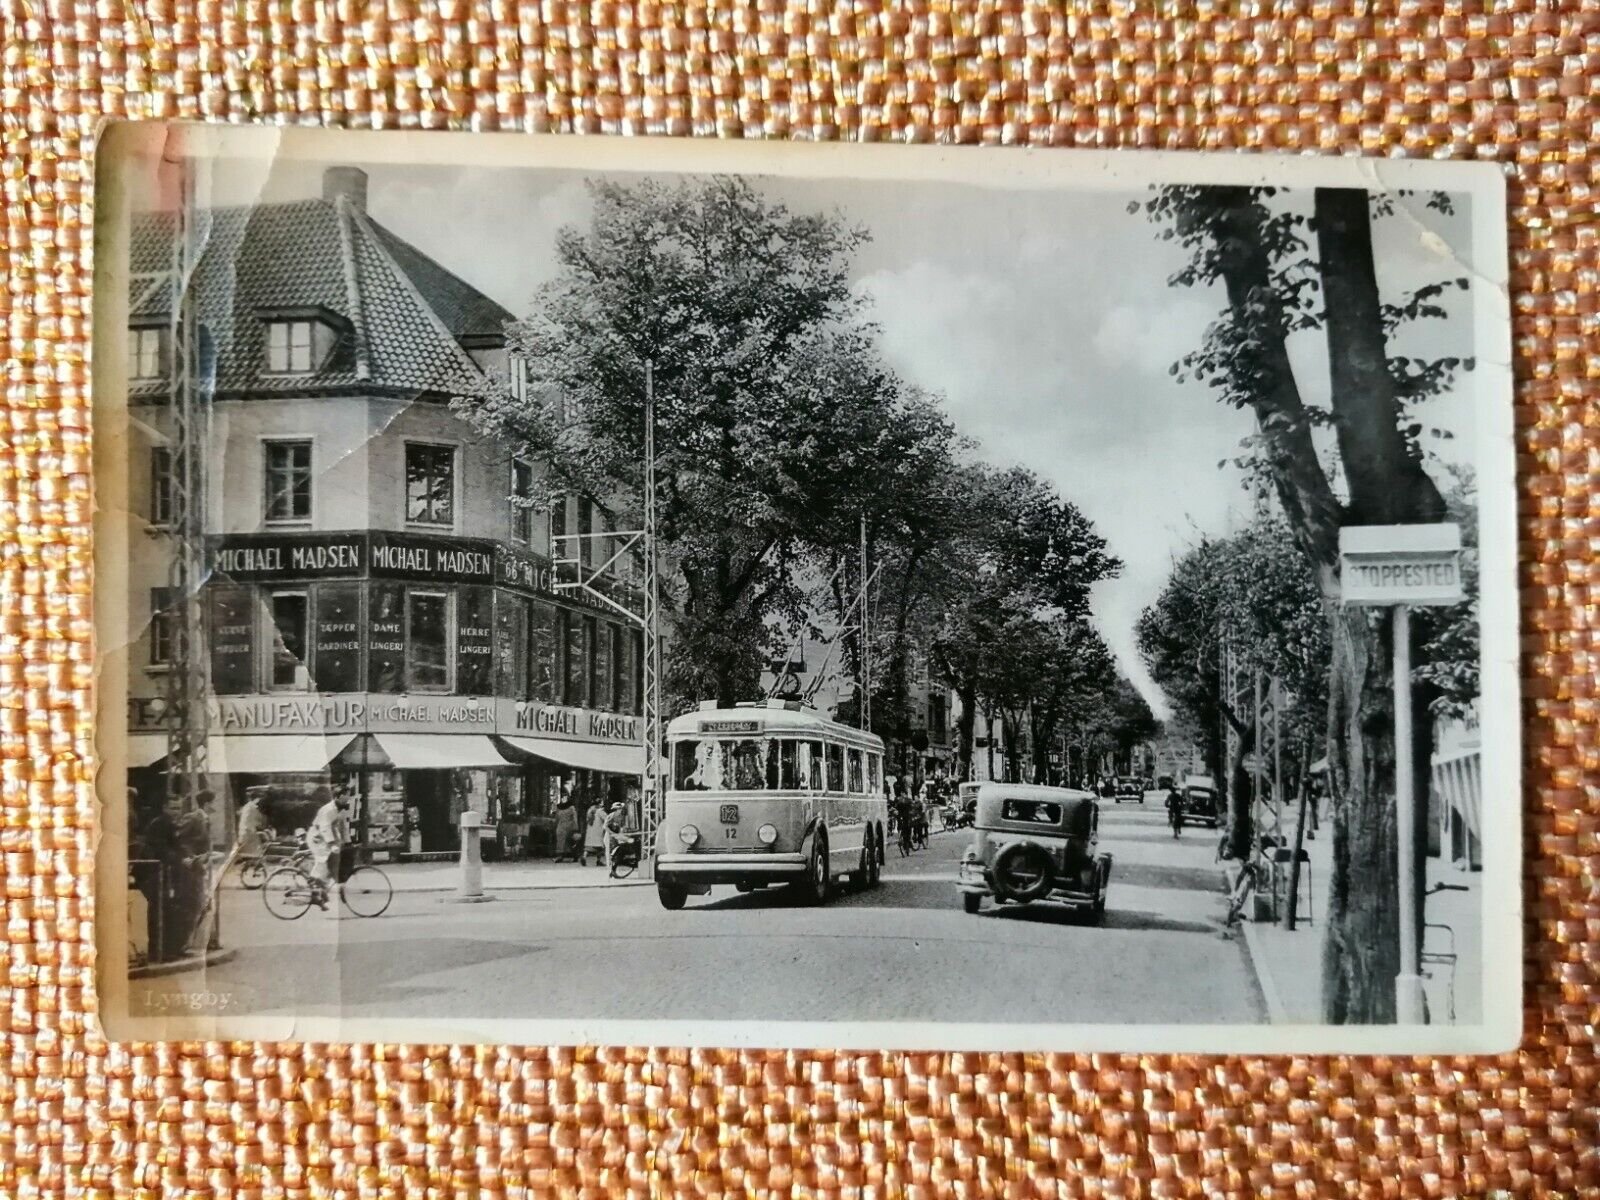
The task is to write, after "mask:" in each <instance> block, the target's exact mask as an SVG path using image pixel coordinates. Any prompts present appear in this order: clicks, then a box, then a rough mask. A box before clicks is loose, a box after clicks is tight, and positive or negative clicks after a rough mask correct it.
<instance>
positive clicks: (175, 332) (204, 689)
mask: <svg viewBox="0 0 1600 1200" xmlns="http://www.w3.org/2000/svg"><path fill="white" fill-rule="evenodd" d="M173 165H174V167H175V169H176V170H177V172H178V187H179V199H178V209H177V212H176V213H175V214H174V219H173V228H172V267H171V270H172V292H171V304H172V311H171V314H170V316H169V324H168V327H167V345H168V349H169V353H170V356H171V370H170V371H169V373H168V380H169V382H168V394H167V403H168V410H169V413H170V416H171V421H172V438H171V444H170V446H169V454H168V461H169V462H170V464H171V465H170V470H169V485H168V486H169V489H170V494H169V497H168V499H169V502H170V505H171V529H172V533H171V543H172V559H171V561H170V562H169V563H168V565H167V596H166V611H165V615H164V616H163V617H162V618H160V619H161V620H163V621H164V622H165V624H166V628H167V633H168V639H169V640H168V652H167V660H168V664H169V665H168V669H167V673H166V681H165V683H166V695H165V701H166V705H165V708H164V709H163V712H162V717H163V724H164V726H165V730H166V735H167V771H166V788H167V795H166V803H167V809H168V812H169V813H171V814H172V815H174V816H179V815H186V814H188V813H190V812H193V811H194V810H195V808H196V801H197V798H198V796H199V795H200V793H201V792H202V791H204V790H205V789H206V787H207V786H208V770H209V764H208V761H207V750H206V742H207V737H208V735H209V732H210V728H209V725H210V713H209V708H208V706H209V703H210V695H211V685H210V672H209V667H210V654H209V651H208V650H207V647H206V638H205V602H204V587H205V581H206V493H207V488H206V474H207V472H206V466H207V462H206V456H207V454H208V453H209V451H210V441H211V438H210V433H211V427H210V425H211V422H210V416H211V405H210V396H209V395H205V396H202V395H201V394H200V392H201V388H202V383H203V380H202V379H201V373H202V368H203V365H204V364H203V363H202V362H201V347H200V328H199V321H198V319H197V317H196V314H195V303H196V297H195V288H196V279H195V276H196V273H197V271H196V268H197V266H198V263H199V249H198V248H199V247H202V246H204V245H205V240H206V239H205V237H204V236H203V232H202V231H201V230H200V229H199V227H198V226H199V223H200V221H201V220H202V217H201V215H200V211H199V206H198V204H197V203H196V196H195V189H196V181H195V170H196V165H195V162H194V161H193V160H191V159H189V158H188V157H179V158H177V159H176V160H175V161H174V164H173ZM167 890H169V889H168V888H163V894H164V895H165V893H166V891H167ZM208 894H209V889H208ZM210 911H211V903H210V901H209V899H208V902H207V904H206V906H205V908H204V909H203V910H202V912H201V913H200V914H197V918H198V921H199V923H200V925H201V926H204V925H205V924H206V916H207V914H209V913H210ZM176 916H177V914H176V913H172V914H168V913H165V912H164V913H163V914H162V926H163V928H166V926H167V921H168V920H169V919H172V918H175V917H176ZM216 935H217V929H216V927H215V924H214V923H213V924H212V928H211V929H210V930H209V931H208V939H209V940H211V941H212V942H213V944H214V942H215V938H216ZM161 949H162V950H163V951H165V950H176V952H177V953H180V954H181V953H182V951H183V950H184V949H185V947H182V946H179V947H170V946H164V947H162V948H161Z"/></svg>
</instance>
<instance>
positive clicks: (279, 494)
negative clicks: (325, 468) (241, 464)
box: [261, 440, 311, 523]
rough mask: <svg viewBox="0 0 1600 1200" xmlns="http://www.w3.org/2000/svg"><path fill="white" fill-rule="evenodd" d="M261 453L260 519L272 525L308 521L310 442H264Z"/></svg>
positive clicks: (309, 503) (309, 509)
mask: <svg viewBox="0 0 1600 1200" xmlns="http://www.w3.org/2000/svg"><path fill="white" fill-rule="evenodd" d="M261 454H262V464H263V468H264V471H263V476H264V480H265V489H264V496H263V500H262V514H263V516H264V517H265V518H266V519H267V520H268V521H270V522H274V523H284V522H297V523H298V522H302V521H309V520H311V443H310V442H309V441H304V440H297V441H269V442H264V443H263V444H262V450H261Z"/></svg>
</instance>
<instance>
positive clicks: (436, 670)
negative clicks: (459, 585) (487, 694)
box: [406, 591, 451, 692]
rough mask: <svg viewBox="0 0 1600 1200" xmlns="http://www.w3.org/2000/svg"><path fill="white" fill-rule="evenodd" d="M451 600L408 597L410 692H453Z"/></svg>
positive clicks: (420, 594) (444, 596)
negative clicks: (451, 681)
mask: <svg viewBox="0 0 1600 1200" xmlns="http://www.w3.org/2000/svg"><path fill="white" fill-rule="evenodd" d="M450 627H451V626H450V596H449V594H448V593H445V592H419V591H411V592H407V593H406V690H407V691H409V692H447V691H449V690H450Z"/></svg>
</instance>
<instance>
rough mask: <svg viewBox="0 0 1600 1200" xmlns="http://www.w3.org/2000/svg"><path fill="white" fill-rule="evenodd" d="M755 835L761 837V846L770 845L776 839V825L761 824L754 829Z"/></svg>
mask: <svg viewBox="0 0 1600 1200" xmlns="http://www.w3.org/2000/svg"><path fill="white" fill-rule="evenodd" d="M756 837H758V838H760V839H761V844H762V845H763V846H770V845H772V844H773V843H774V842H776V841H777V840H778V827H777V826H776V825H763V826H762V827H761V828H760V829H758V830H756Z"/></svg>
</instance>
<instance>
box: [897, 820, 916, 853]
mask: <svg viewBox="0 0 1600 1200" xmlns="http://www.w3.org/2000/svg"><path fill="white" fill-rule="evenodd" d="M899 833H900V857H901V858H906V857H908V856H909V855H910V854H911V851H912V850H913V849H915V846H913V844H912V843H913V841H914V839H915V837H916V834H915V831H914V830H913V829H912V827H911V822H910V821H901V822H900V828H899Z"/></svg>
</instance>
